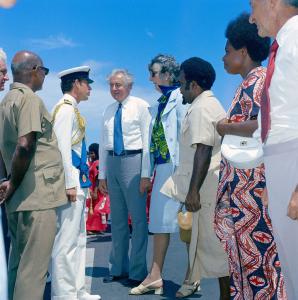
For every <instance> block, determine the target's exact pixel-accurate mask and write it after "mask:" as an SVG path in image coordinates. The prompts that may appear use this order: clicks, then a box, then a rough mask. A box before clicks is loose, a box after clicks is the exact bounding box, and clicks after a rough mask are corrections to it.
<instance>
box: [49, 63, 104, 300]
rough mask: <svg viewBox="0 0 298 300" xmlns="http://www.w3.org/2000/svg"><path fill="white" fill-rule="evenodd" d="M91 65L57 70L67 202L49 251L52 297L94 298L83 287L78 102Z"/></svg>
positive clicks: (56, 116) (83, 168)
mask: <svg viewBox="0 0 298 300" xmlns="http://www.w3.org/2000/svg"><path fill="white" fill-rule="evenodd" d="M89 71H90V68H89V67H88V66H82V67H77V68H72V69H68V70H64V71H62V72H60V73H59V78H60V79H61V90H62V92H63V97H62V98H61V99H60V100H59V102H58V103H57V104H56V105H55V107H54V109H53V123H54V131H55V134H56V136H57V140H58V146H59V149H60V152H61V155H62V161H63V166H64V170H65V184H66V194H67V197H68V200H69V202H68V204H66V205H64V206H62V207H59V209H58V210H57V214H58V232H57V235H56V239H55V243H54V248H53V253H52V290H51V291H52V300H97V299H101V298H100V296H99V295H90V294H89V293H87V292H86V290H85V260H86V227H85V224H86V222H85V201H86V196H87V191H88V187H90V185H91V184H90V181H89V178H88V166H87V149H86V142H85V130H86V127H85V120H84V118H83V117H82V116H81V115H80V112H79V110H78V104H79V103H80V102H81V101H85V100H87V99H88V97H89V95H90V91H91V87H90V83H92V82H93V80H91V79H90V78H89Z"/></svg>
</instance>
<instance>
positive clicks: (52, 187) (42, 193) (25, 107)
mask: <svg viewBox="0 0 298 300" xmlns="http://www.w3.org/2000/svg"><path fill="white" fill-rule="evenodd" d="M51 121H52V117H51V116H50V114H49V113H48V111H47V109H46V108H45V106H44V103H43V102H42V100H41V99H40V98H39V97H38V96H37V95H36V94H35V93H34V92H33V91H32V90H31V89H30V88H29V87H28V86H26V85H24V84H21V83H17V82H15V83H13V84H12V85H11V86H10V91H9V92H8V94H7V95H6V96H5V98H4V99H3V101H2V103H1V104H0V150H1V152H2V156H3V159H4V162H5V166H6V169H7V173H8V174H10V173H11V162H12V158H13V154H14V152H15V148H16V145H17V142H18V138H19V137H21V136H24V135H26V134H29V133H30V132H36V133H37V142H36V150H35V154H34V156H33V158H32V160H31V163H30V166H29V168H28V170H27V172H26V174H25V176H24V178H23V180H22V182H21V184H20V186H19V187H18V188H17V190H16V191H15V193H14V194H13V196H12V198H11V199H10V200H9V201H8V202H7V203H6V206H7V209H8V212H14V211H25V210H44V209H49V208H54V207H58V206H61V205H63V204H65V203H67V197H66V193H65V182H64V171H63V166H62V159H61V154H60V151H59V149H58V144H57V139H56V136H55V134H54V132H53V128H52V123H51Z"/></svg>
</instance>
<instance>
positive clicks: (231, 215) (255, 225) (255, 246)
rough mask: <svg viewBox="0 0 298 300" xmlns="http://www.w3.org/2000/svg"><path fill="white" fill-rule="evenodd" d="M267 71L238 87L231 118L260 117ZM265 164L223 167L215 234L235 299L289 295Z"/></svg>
mask: <svg viewBox="0 0 298 300" xmlns="http://www.w3.org/2000/svg"><path fill="white" fill-rule="evenodd" d="M265 76H266V69H265V68H263V67H257V68H255V69H253V70H252V71H251V72H250V73H249V74H248V75H247V77H246V78H245V79H244V81H243V82H242V84H241V85H240V86H239V88H238V89H237V91H236V95H235V97H234V99H233V102H232V105H231V107H230V110H229V112H228V119H229V121H230V122H244V121H246V120H250V119H252V117H255V116H257V114H258V112H259V108H260V99H261V93H262V89H263V84H264V80H265ZM265 185H266V183H265V175H264V165H263V164H262V165H260V166H259V167H257V168H255V169H236V168H233V167H232V166H231V165H230V164H229V163H228V162H227V161H226V160H225V159H224V158H223V159H222V161H221V165H220V176H219V186H218V192H217V206H216V209H215V232H216V234H217V236H218V238H219V239H220V241H221V243H222V244H223V246H224V248H225V251H226V252H227V254H228V258H229V269H230V290H231V299H234V300H251V299H258V300H259V299H262V300H269V299H287V297H286V293H285V286H284V280H283V276H282V274H281V268H280V262H279V258H278V254H277V249H276V244H275V242H274V238H273V234H272V225H271V220H270V218H269V216H268V211H267V208H266V207H264V206H263V204H262V201H261V195H262V192H263V189H264V187H265Z"/></svg>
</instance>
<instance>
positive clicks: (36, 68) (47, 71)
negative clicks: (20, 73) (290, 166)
mask: <svg viewBox="0 0 298 300" xmlns="http://www.w3.org/2000/svg"><path fill="white" fill-rule="evenodd" d="M33 70H43V71H44V73H45V75H48V74H49V72H50V70H49V68H46V67H43V66H34V67H33Z"/></svg>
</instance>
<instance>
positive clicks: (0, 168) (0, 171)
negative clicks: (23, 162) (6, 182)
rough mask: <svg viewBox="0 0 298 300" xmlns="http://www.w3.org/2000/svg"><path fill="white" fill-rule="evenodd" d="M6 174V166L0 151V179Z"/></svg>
mask: <svg viewBox="0 0 298 300" xmlns="http://www.w3.org/2000/svg"><path fill="white" fill-rule="evenodd" d="M6 176H7V172H6V167H5V163H4V160H3V157H2V153H1V151H0V179H2V178H6Z"/></svg>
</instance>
